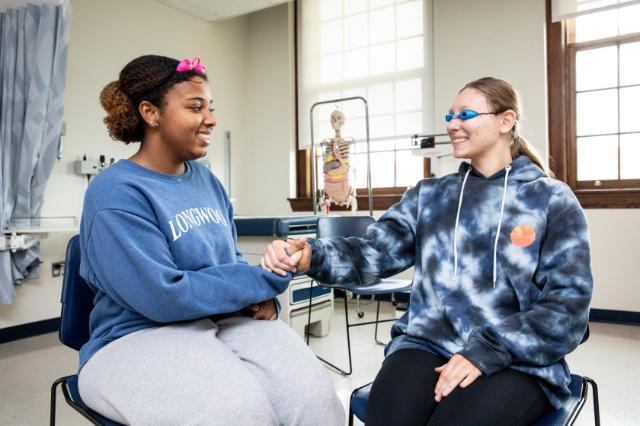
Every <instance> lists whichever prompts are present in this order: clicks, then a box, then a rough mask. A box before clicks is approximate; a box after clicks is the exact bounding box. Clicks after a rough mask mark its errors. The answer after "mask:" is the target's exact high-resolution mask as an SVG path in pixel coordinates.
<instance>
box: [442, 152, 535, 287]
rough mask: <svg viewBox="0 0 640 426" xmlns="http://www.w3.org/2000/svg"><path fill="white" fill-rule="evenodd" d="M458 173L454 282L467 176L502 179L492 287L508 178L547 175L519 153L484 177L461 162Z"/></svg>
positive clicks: (523, 179) (518, 179)
mask: <svg viewBox="0 0 640 426" xmlns="http://www.w3.org/2000/svg"><path fill="white" fill-rule="evenodd" d="M458 173H459V174H460V175H462V176H464V178H463V180H462V186H461V187H460V196H459V197H458V210H457V212H456V223H455V226H454V228H453V276H452V281H454V282H455V280H456V277H457V275H458V226H459V224H460V211H461V210H462V200H463V197H464V188H465V186H466V184H467V180H468V179H469V176H470V175H472V176H475V177H478V178H485V179H487V180H500V179H504V184H503V190H502V201H501V203H500V213H499V216H498V226H497V230H496V237H495V240H494V244H493V287H494V288H495V286H496V280H497V277H498V241H499V239H500V231H501V230H502V218H503V216H504V206H505V203H506V201H507V188H508V184H509V180H511V181H513V182H531V181H534V180H536V179H539V178H541V177H547V174H546V173H545V172H544V171H543V170H542V169H541V168H540V167H538V166H537V165H536V164H535V163H533V161H531V159H530V158H529V157H527V156H526V155H521V156H520V157H518V158H516V159H515V160H513V161H512V162H511V164H509V165H507V166H506V167H505V168H504V169H502V170H500V171H498V172H496V173H494V174H493V175H491V176H489V177H485V176H484V175H482V174H481V173H479V172H478V171H477V170H475V169H474V168H473V167H472V166H471V164H469V163H467V162H462V163H461V164H460V168H459V169H458Z"/></svg>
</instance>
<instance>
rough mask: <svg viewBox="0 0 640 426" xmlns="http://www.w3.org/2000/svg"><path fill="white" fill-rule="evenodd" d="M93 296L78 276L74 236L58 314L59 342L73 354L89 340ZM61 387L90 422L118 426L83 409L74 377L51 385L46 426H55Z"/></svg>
mask: <svg viewBox="0 0 640 426" xmlns="http://www.w3.org/2000/svg"><path fill="white" fill-rule="evenodd" d="M93 297H94V293H93V291H92V290H91V288H90V287H89V286H88V285H87V283H86V282H85V281H84V280H83V279H82V277H81V276H80V240H79V236H78V235H76V236H74V237H73V238H71V240H69V244H68V245H67V254H66V259H65V265H64V279H63V281H62V298H61V303H62V313H61V315H60V332H59V338H60V342H62V343H63V344H64V345H66V346H69V347H70V348H72V349H75V350H77V351H79V350H80V348H81V347H82V345H84V344H85V343H86V342H87V341H88V340H89V314H90V313H91V309H93ZM58 385H61V386H60V387H61V388H62V393H63V395H64V399H65V400H66V401H67V404H69V405H70V406H71V407H73V408H74V409H75V410H76V411H78V412H79V413H80V414H82V415H83V416H84V417H86V418H87V419H88V420H89V421H90V422H91V423H93V424H95V425H103V426H117V425H120V424H119V423H116V422H114V421H112V420H109V419H107V418H106V417H104V416H101V415H100V414H98V413H96V412H95V411H93V410H91V409H90V408H89V407H87V406H86V405H85V404H84V403H83V402H82V399H81V398H80V392H79V391H78V375H77V374H73V375H71V376H65V377H60V378H59V379H58V380H56V381H55V382H53V385H51V413H50V424H51V425H52V426H53V425H55V424H56V391H57V387H58Z"/></svg>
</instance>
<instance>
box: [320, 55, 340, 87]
mask: <svg viewBox="0 0 640 426" xmlns="http://www.w3.org/2000/svg"><path fill="white" fill-rule="evenodd" d="M320 72H321V76H322V82H323V83H331V82H333V81H339V80H342V53H338V54H336V55H327V56H323V57H322V65H321V71H320Z"/></svg>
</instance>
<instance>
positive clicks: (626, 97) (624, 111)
mask: <svg viewBox="0 0 640 426" xmlns="http://www.w3.org/2000/svg"><path fill="white" fill-rule="evenodd" d="M620 131H621V132H637V131H640V86H635V87H626V88H622V89H620ZM639 160H640V158H639Z"/></svg>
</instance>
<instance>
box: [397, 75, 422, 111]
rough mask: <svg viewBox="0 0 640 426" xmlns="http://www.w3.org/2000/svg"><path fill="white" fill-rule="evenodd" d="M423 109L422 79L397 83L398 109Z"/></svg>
mask: <svg viewBox="0 0 640 426" xmlns="http://www.w3.org/2000/svg"><path fill="white" fill-rule="evenodd" d="M416 109H422V79H419V78H416V79H413V80H404V81H398V82H397V83H396V111H411V110H416Z"/></svg>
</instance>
